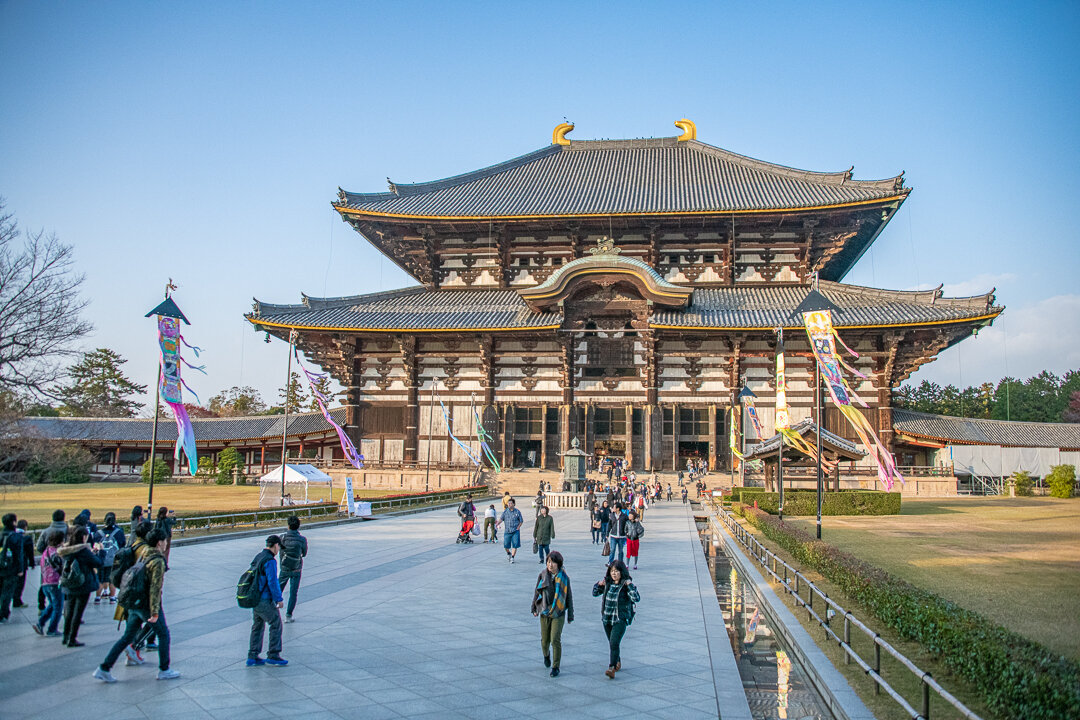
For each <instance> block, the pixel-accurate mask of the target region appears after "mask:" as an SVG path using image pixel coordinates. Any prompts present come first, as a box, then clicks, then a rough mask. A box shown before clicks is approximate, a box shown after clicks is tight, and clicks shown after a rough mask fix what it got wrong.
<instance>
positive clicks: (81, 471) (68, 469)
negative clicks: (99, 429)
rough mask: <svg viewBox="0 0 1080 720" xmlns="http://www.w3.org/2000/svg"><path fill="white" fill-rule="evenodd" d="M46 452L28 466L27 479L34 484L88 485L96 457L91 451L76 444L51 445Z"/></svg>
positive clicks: (36, 457)
mask: <svg viewBox="0 0 1080 720" xmlns="http://www.w3.org/2000/svg"><path fill="white" fill-rule="evenodd" d="M48 445H49V446H48V447H46V448H44V450H45V452H41V453H39V454H38V455H37V456H35V457H34V459H33V460H31V461H30V463H29V464H28V465H27V468H26V477H27V479H28V480H29V481H30V482H32V483H41V482H54V483H60V484H74V483H88V482H90V470H91V469H93V467H94V456H93V454H91V453H90V451H89V450H87V449H86V448H83V447H79V446H78V445H75V444H70V443H64V444H60V445H57V444H55V443H49V444H48Z"/></svg>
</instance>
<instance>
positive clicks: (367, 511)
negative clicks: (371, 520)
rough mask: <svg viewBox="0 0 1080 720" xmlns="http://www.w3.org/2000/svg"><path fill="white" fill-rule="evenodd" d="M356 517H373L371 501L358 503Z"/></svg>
mask: <svg viewBox="0 0 1080 720" xmlns="http://www.w3.org/2000/svg"><path fill="white" fill-rule="evenodd" d="M356 517H371V503H369V502H358V503H356Z"/></svg>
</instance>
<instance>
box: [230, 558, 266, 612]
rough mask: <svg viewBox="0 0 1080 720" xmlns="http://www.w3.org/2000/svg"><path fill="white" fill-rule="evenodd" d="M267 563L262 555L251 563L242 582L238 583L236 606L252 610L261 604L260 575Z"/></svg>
mask: <svg viewBox="0 0 1080 720" xmlns="http://www.w3.org/2000/svg"><path fill="white" fill-rule="evenodd" d="M265 565H266V561H265V560H263V559H262V554H261V553H260V554H259V555H258V556H256V558H255V559H254V560H252V561H251V567H249V568H248V569H247V570H245V571H244V572H243V574H242V575H241V576H240V580H239V581H238V582H237V583H236V604H237V605H239V606H240V607H242V608H245V609H248V610H250V609H251V608H253V607H255V606H256V605H258V604H259V598H260V597H262V590H260V588H259V575H260V574H261V573H262V571H263V567H265Z"/></svg>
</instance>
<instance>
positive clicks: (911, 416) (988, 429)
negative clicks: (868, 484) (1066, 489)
mask: <svg viewBox="0 0 1080 720" xmlns="http://www.w3.org/2000/svg"><path fill="white" fill-rule="evenodd" d="M892 418H893V429H894V430H896V431H897V432H901V433H904V434H905V435H910V436H912V437H917V438H928V439H932V440H941V441H944V442H948V443H954V444H962V445H1003V446H1006V447H1040V448H1059V449H1062V450H1078V449H1080V423H1038V422H1020V421H1017V420H1013V421H1009V420H976V419H973V418H960V417H950V416H948V415H931V414H929V413H921V412H916V411H914V410H901V409H899V408H894V409H893V411H892Z"/></svg>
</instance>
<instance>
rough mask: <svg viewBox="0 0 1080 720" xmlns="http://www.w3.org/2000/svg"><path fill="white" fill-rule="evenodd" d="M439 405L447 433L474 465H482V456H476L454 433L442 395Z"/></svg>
mask: <svg viewBox="0 0 1080 720" xmlns="http://www.w3.org/2000/svg"><path fill="white" fill-rule="evenodd" d="M439 407H441V408H442V414H443V420H445V421H446V434H447V435H449V436H450V439H451V440H453V441H454V442H455V443H456V444H457V446H458V447H459V448H461V451H462V452H464V453H465V456H466V457H467V458H469V460H471V461H472V464H473V465H476V466H477V467H479V466H480V465H482V464H483V463H481V462H480V458H478V457H476V455H474V454H473V451H472V450H471V449H470V448H469V446H468V445H466V444H465V443H463V442H461V441H460V440H458V439H457V436H456V435H454V430H453V428H452V427H451V423H450V413H448V412H447V411H446V405H445V404H443V401H442V398H441V397H440V398H439ZM428 422H431V420H430V419H429V420H428ZM428 442H431V441H430V439H429V440H428Z"/></svg>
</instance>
